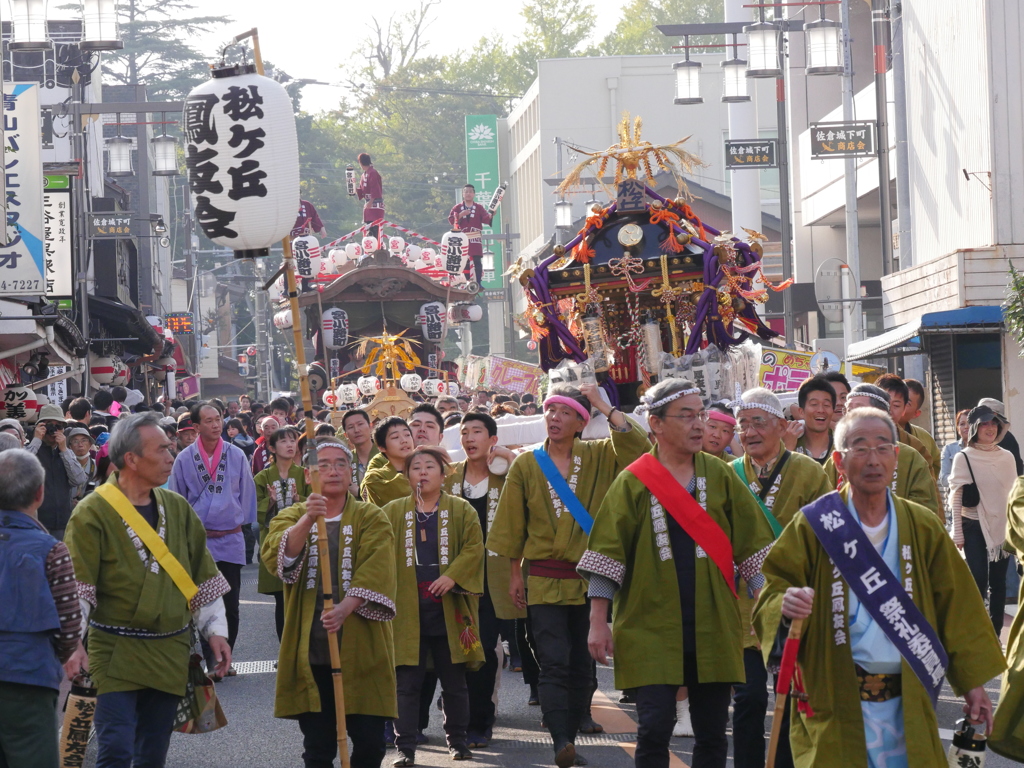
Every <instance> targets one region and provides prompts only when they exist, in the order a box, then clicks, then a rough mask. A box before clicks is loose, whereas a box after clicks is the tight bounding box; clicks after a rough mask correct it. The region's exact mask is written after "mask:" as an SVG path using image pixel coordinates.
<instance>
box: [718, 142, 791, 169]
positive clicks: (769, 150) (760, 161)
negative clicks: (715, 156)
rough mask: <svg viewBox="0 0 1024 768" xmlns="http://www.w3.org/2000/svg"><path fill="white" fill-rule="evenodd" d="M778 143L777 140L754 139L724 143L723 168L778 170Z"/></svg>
mask: <svg viewBox="0 0 1024 768" xmlns="http://www.w3.org/2000/svg"><path fill="white" fill-rule="evenodd" d="M778 150H779V142H778V140H777V139H756V140H753V141H726V142H725V167H726V168H730V169H735V168H778V167H779V152H778Z"/></svg>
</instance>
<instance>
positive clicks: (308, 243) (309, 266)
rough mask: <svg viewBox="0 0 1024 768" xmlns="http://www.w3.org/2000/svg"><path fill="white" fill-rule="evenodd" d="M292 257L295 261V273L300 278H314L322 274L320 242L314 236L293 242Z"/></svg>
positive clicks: (298, 238)
mask: <svg viewBox="0 0 1024 768" xmlns="http://www.w3.org/2000/svg"><path fill="white" fill-rule="evenodd" d="M292 257H293V258H294V259H295V272H296V274H298V275H299V276H300V277H306V278H313V277H316V276H317V275H319V274H320V266H321V261H322V259H321V252H320V241H319V240H317V239H316V238H315V237H313V236H312V235H303V236H302V237H296V238H295V239H294V240H292Z"/></svg>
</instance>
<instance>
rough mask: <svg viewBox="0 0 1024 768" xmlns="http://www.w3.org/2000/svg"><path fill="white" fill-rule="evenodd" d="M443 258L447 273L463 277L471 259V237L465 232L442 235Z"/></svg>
mask: <svg viewBox="0 0 1024 768" xmlns="http://www.w3.org/2000/svg"><path fill="white" fill-rule="evenodd" d="M441 256H442V258H443V260H444V271H445V272H447V273H448V274H449V275H461V274H462V271H463V270H464V269H465V268H466V261H467V259H468V257H469V236H468V235H467V234H466V233H465V232H445V233H444V234H443V235H441Z"/></svg>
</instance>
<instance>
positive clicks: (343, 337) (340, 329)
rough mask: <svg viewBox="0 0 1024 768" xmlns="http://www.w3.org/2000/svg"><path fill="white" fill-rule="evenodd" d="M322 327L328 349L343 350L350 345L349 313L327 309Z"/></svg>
mask: <svg viewBox="0 0 1024 768" xmlns="http://www.w3.org/2000/svg"><path fill="white" fill-rule="evenodd" d="M320 327H321V328H322V329H323V333H324V346H325V347H326V348H327V349H341V348H342V347H344V346H345V345H346V344H348V312H346V311H345V310H344V309H339V308H338V307H331V308H330V309H325V310H324V313H323V315H322V316H321V324H320Z"/></svg>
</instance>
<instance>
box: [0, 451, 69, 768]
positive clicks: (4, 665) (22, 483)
mask: <svg viewBox="0 0 1024 768" xmlns="http://www.w3.org/2000/svg"><path fill="white" fill-rule="evenodd" d="M0 477H2V478H4V481H3V482H2V483H0V594H2V595H3V596H4V610H3V611H0V765H10V766H15V765H32V766H39V768H51V767H52V768H56V766H57V764H58V761H59V758H58V754H57V729H56V726H55V716H56V709H57V690H58V688H59V687H60V683H61V680H62V679H63V677H64V670H63V669H62V668H61V665H62V664H63V663H64V662H65V661H67V660H68V658H70V656H71V654H72V653H73V652H74V650H75V649H76V648H77V647H78V639H79V635H80V633H81V623H82V613H81V609H80V608H79V605H78V589H77V583H76V582H75V571H74V568H73V567H72V565H71V556H70V555H69V554H68V548H67V547H66V546H65V545H64V542H62V541H57V539H55V538H54V537H53V536H51V535H50V534H49V533H47V531H46V529H45V528H44V527H43V526H42V524H41V523H40V522H39V520H38V518H37V517H36V512H37V510H38V509H39V507H40V505H41V504H42V503H43V488H44V485H45V481H46V477H45V472H44V471H43V466H42V464H40V463H39V460H38V459H37V458H36V457H35V456H33V455H32V454H31V453H29V452H28V451H25V450H21V449H13V450H9V451H4V452H3V453H0Z"/></svg>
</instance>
